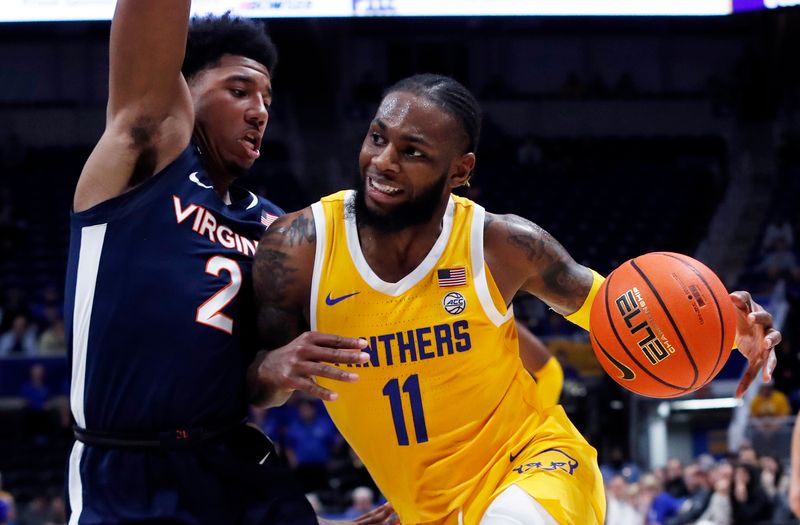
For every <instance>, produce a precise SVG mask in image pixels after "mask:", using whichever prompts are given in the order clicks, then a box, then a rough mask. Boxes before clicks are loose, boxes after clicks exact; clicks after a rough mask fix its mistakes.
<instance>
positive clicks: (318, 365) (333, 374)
mask: <svg viewBox="0 0 800 525" xmlns="http://www.w3.org/2000/svg"><path fill="white" fill-rule="evenodd" d="M366 347H367V341H366V340H364V339H355V338H351V337H342V336H339V335H333V334H323V333H319V332H305V333H304V334H302V335H300V336H298V337H297V338H295V339H294V340H293V341H292V342H291V343H289V344H287V345H284V346H282V347H280V348H276V349H275V350H272V351H269V352H267V353H266V355H265V356H264V359H263V360H262V361H261V364H260V365H259V367H258V378H259V381H261V382H264V383H267V384H268V385H270V386H272V387H273V388H274V389H276V390H278V391H282V392H285V393H286V394H287V395H288V394H291V393H292V392H293V391H295V390H300V391H301V392H305V393H306V394H309V395H312V396H314V397H318V398H320V399H322V400H323V401H335V400H336V398H337V397H338V396H337V394H336V392H333V391H332V390H328V389H327V388H323V387H321V386H319V385H318V384H317V383H316V382H315V381H314V378H315V377H326V378H328V379H333V380H335V381H346V382H349V383H351V382H353V381H357V380H358V375H357V374H355V373H353V372H350V371H348V370H347V369H344V368H340V367H337V366H333V365H334V364H343V365H347V364H361V363H366V362H367V361H368V360H369V354H367V353H366V352H363V351H362V350H363V349H364V348H366Z"/></svg>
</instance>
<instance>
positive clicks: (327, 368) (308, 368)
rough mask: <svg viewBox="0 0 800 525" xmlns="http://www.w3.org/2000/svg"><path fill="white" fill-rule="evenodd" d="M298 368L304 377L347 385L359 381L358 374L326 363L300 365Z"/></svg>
mask: <svg viewBox="0 0 800 525" xmlns="http://www.w3.org/2000/svg"><path fill="white" fill-rule="evenodd" d="M298 368H299V369H300V372H301V373H302V374H303V375H304V376H319V377H327V378H328V379H333V380H335V381H345V382H347V383H352V382H354V381H358V374H355V373H353V372H348V371H347V370H342V369H341V368H337V367H335V366H331V365H326V364H324V363H315V362H306V363H302V364H300V365H298Z"/></svg>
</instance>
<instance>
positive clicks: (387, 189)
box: [367, 177, 402, 195]
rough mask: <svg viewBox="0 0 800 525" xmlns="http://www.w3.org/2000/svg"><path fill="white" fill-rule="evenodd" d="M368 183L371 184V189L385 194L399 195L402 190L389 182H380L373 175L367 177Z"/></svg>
mask: <svg viewBox="0 0 800 525" xmlns="http://www.w3.org/2000/svg"><path fill="white" fill-rule="evenodd" d="M367 184H368V185H369V187H370V189H372V190H375V191H377V192H379V193H382V194H384V195H397V194H398V193H400V192H401V191H402V190H401V189H400V188H395V187H394V186H389V185H388V184H385V183H381V182H378V181H376V180H375V179H373V178H372V177H367Z"/></svg>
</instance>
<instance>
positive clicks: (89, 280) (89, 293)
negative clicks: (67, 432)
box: [69, 224, 106, 428]
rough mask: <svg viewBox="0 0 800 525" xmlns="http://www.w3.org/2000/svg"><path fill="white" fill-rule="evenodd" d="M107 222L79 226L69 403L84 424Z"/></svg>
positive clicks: (76, 417)
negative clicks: (96, 293) (94, 310)
mask: <svg viewBox="0 0 800 525" xmlns="http://www.w3.org/2000/svg"><path fill="white" fill-rule="evenodd" d="M105 236H106V224H96V225H94V226H84V227H83V228H81V249H80V255H79V256H78V277H77V279H76V283H75V306H74V310H73V312H72V389H71V391H70V395H69V398H70V407H71V408H72V415H73V416H74V417H75V423H76V424H77V425H78V426H79V427H82V428H86V410H85V406H84V394H85V388H86V353H87V351H88V349H89V328H90V325H91V321H92V308H93V306H94V291H95V287H96V285H97V272H98V270H99V268H100V256H101V255H102V254H103V240H104V239H105Z"/></svg>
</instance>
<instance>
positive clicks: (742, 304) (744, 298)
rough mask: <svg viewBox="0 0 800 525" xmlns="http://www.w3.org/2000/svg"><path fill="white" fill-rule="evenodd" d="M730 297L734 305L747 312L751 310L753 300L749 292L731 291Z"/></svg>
mask: <svg viewBox="0 0 800 525" xmlns="http://www.w3.org/2000/svg"><path fill="white" fill-rule="evenodd" d="M730 298H731V301H732V302H733V305H734V306H735V307H736V308H738V309H740V310H744V311H745V312H749V311H750V310H751V308H750V305H751V300H750V294H749V293H747V292H741V291H740V292H731V293H730Z"/></svg>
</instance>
